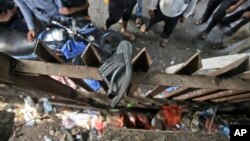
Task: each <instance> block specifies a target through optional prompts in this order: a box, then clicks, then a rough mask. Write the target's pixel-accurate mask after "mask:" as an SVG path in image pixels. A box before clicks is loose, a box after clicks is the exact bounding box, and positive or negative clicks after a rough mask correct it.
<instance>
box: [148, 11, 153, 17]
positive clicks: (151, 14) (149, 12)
mask: <svg viewBox="0 0 250 141" xmlns="http://www.w3.org/2000/svg"><path fill="white" fill-rule="evenodd" d="M148 15H149V16H150V17H151V18H154V17H155V11H154V10H149V11H148Z"/></svg>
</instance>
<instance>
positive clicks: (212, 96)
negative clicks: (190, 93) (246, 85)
mask: <svg viewBox="0 0 250 141" xmlns="http://www.w3.org/2000/svg"><path fill="white" fill-rule="evenodd" d="M244 92H246V91H239V90H228V91H221V92H218V93H215V94H209V95H207V96H203V97H198V98H195V99H192V100H195V101H205V100H211V99H217V98H221V97H226V96H232V95H236V94H241V93H244Z"/></svg>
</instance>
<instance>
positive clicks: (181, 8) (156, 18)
mask: <svg viewBox="0 0 250 141" xmlns="http://www.w3.org/2000/svg"><path fill="white" fill-rule="evenodd" d="M200 1H201V0H149V5H147V6H148V7H147V8H148V9H144V8H145V7H144V6H146V4H144V2H145V1H144V0H104V2H105V3H107V4H108V13H109V16H108V18H107V20H106V25H105V28H106V29H109V28H110V27H111V26H112V25H114V24H116V23H120V24H121V30H120V32H121V33H122V34H123V35H124V36H125V37H127V38H128V39H129V40H131V41H133V40H135V35H134V34H132V33H130V32H129V31H128V30H127V24H128V21H129V20H130V19H131V16H132V13H133V11H134V10H135V13H136V14H135V15H136V21H135V25H136V26H137V27H138V28H139V29H140V31H141V32H142V33H145V32H147V31H148V30H149V29H150V28H151V27H152V26H153V25H155V24H156V23H158V22H160V21H164V27H163V31H162V34H161V41H160V45H161V46H162V47H165V46H167V44H168V41H169V38H170V36H171V34H172V33H173V31H174V29H175V27H176V25H177V24H178V22H183V21H184V20H185V19H187V18H189V17H190V16H191V15H192V14H193V13H194V9H195V7H196V5H197V3H198V2H200ZM247 1H248V0H208V3H207V6H206V9H205V11H204V14H203V16H202V17H201V18H200V19H198V20H197V21H195V24H197V25H200V24H203V23H207V22H208V23H207V27H206V28H205V30H204V31H202V32H201V33H200V34H199V38H200V39H202V40H205V39H206V37H207V35H208V34H209V33H210V32H211V31H212V30H213V29H214V27H215V26H217V25H220V26H227V27H231V25H232V23H235V22H236V21H237V24H234V26H233V27H231V28H230V30H228V31H227V32H225V33H224V34H225V35H226V36H232V35H233V34H234V33H235V32H237V31H238V30H239V29H240V28H241V27H242V26H244V25H246V24H247V23H248V22H249V21H250V5H248V3H247ZM96 2H100V1H96ZM245 5H247V6H245ZM89 6H90V4H89V2H88V0H0V26H2V27H4V28H7V29H10V30H18V31H21V32H26V33H27V39H28V40H29V41H33V40H35V38H36V36H37V34H38V32H39V26H38V25H39V24H38V23H44V22H45V20H44V17H43V16H42V15H38V14H36V13H35V12H34V8H39V9H42V10H44V11H46V12H47V13H48V14H49V15H50V16H52V17H56V18H59V19H64V18H65V17H73V18H77V17H85V19H87V20H91V17H90V16H89V12H88V9H89ZM242 6H243V8H242ZM143 9H144V10H148V15H143ZM144 16H145V17H147V16H149V20H147V21H146V20H145V19H144V18H143V17H144ZM34 17H35V18H34ZM209 19H211V20H209Z"/></svg>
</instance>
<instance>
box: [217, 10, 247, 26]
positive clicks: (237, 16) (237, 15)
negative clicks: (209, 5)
mask: <svg viewBox="0 0 250 141" xmlns="http://www.w3.org/2000/svg"><path fill="white" fill-rule="evenodd" d="M244 12H245V10H244V9H242V10H239V11H237V12H236V13H234V14H232V15H230V16H228V17H225V18H223V19H222V21H221V22H220V25H223V26H230V24H231V23H233V22H236V21H237V20H239V19H240V18H241V16H242V15H243V14H244Z"/></svg>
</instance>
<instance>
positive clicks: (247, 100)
mask: <svg viewBox="0 0 250 141" xmlns="http://www.w3.org/2000/svg"><path fill="white" fill-rule="evenodd" d="M231 102H236V103H240V102H250V98H242V99H236V100H232V101H231Z"/></svg>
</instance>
